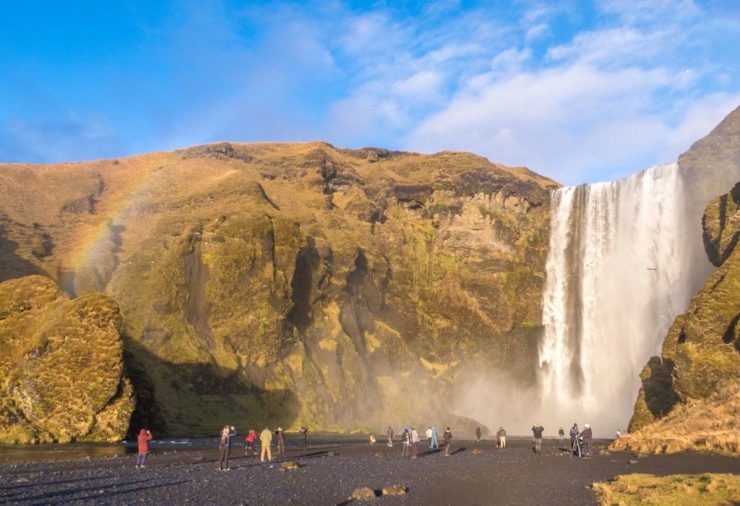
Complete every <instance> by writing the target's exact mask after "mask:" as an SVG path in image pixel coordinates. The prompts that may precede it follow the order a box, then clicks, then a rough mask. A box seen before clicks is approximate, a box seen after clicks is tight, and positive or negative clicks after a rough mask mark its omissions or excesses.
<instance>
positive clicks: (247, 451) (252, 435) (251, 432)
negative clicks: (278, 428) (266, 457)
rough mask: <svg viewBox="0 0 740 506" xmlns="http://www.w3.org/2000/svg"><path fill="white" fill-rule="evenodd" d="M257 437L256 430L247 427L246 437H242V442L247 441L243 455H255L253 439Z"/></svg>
mask: <svg viewBox="0 0 740 506" xmlns="http://www.w3.org/2000/svg"><path fill="white" fill-rule="evenodd" d="M256 439H257V432H256V431H255V430H254V429H249V433H248V434H247V437H246V438H244V442H245V443H247V444H246V446H245V447H244V455H257V452H256V451H255V449H254V441H255V440H256Z"/></svg>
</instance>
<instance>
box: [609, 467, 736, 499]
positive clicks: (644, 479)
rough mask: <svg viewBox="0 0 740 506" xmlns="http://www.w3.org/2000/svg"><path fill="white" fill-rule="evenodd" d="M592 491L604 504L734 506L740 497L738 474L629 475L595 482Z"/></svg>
mask: <svg viewBox="0 0 740 506" xmlns="http://www.w3.org/2000/svg"><path fill="white" fill-rule="evenodd" d="M594 492H596V495H597V497H598V499H599V501H600V503H601V504H603V505H615V506H616V505H627V504H629V505H633V504H644V505H658V504H669V505H674V506H684V505H685V506H701V505H713V506H716V505H721V504H727V505H733V504H737V500H738V498H739V497H740V476H738V475H736V474H709V473H704V474H698V475H685V474H674V475H670V476H660V477H659V476H655V475H652V474H628V475H624V476H618V477H617V479H616V480H615V481H613V482H610V483H594Z"/></svg>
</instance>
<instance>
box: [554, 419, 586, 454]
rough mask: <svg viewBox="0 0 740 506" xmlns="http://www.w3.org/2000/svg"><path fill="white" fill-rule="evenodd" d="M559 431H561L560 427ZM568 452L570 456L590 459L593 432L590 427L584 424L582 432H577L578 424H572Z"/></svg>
mask: <svg viewBox="0 0 740 506" xmlns="http://www.w3.org/2000/svg"><path fill="white" fill-rule="evenodd" d="M560 430H563V429H562V427H561V428H560ZM568 434H569V435H570V451H571V454H572V455H577V456H578V457H590V456H591V440H592V439H593V432H592V431H591V426H590V425H589V424H585V425H584V426H583V430H582V431H579V430H578V424H577V423H576V422H573V426H572V427H571V428H570V432H569V433H568Z"/></svg>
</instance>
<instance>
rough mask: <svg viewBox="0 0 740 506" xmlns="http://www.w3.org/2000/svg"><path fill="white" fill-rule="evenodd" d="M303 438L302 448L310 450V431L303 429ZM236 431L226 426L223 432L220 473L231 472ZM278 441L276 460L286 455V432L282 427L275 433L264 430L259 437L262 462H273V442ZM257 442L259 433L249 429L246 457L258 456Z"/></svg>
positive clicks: (246, 438)
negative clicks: (232, 442) (230, 454)
mask: <svg viewBox="0 0 740 506" xmlns="http://www.w3.org/2000/svg"><path fill="white" fill-rule="evenodd" d="M300 433H301V436H302V437H303V441H302V447H303V448H304V449H305V448H308V429H307V428H306V427H301V430H300ZM236 435H237V433H236V429H234V427H233V426H229V425H225V426H224V428H223V429H222V431H221V439H220V441H219V450H220V452H219V461H218V469H219V470H220V471H228V470H229V453H230V451H231V438H233V437H234V436H236ZM273 439H275V440H277V445H276V447H275V451H276V458H277V457H281V456H284V455H285V453H286V452H285V432H284V431H283V428H282V427H278V428H277V429H275V430H274V431H273V430H272V429H270V427H265V428H264V429H262V432H260V435H259V441H260V448H261V450H260V462H263V463H264V462H267V463H269V462H272V441H273ZM256 441H257V431H255V430H254V429H249V431H248V432H247V436H246V437H245V438H244V455H245V456H250V455H257V450H255V448H254V444H255V442H256Z"/></svg>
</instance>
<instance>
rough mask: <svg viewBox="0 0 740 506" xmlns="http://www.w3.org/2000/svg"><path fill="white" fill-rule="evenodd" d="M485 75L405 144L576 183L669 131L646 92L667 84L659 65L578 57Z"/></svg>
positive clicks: (622, 160)
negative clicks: (609, 66) (607, 63)
mask: <svg viewBox="0 0 740 506" xmlns="http://www.w3.org/2000/svg"><path fill="white" fill-rule="evenodd" d="M487 79H488V76H478V77H477V78H476V80H475V82H474V84H473V86H471V87H470V88H466V89H465V90H463V91H461V92H459V93H458V94H457V96H456V98H455V99H454V100H453V101H452V102H450V103H449V105H448V106H447V107H446V108H445V109H444V110H442V111H441V112H439V113H436V114H433V115H431V116H430V117H428V118H427V119H426V120H425V121H424V122H422V123H421V124H420V125H419V126H418V127H417V128H415V129H414V130H413V131H412V132H411V133H410V134H409V135H408V137H407V138H406V142H405V146H406V147H407V148H408V149H413V150H421V151H438V150H441V149H456V150H466V151H474V152H477V153H481V154H484V155H486V156H488V157H489V158H490V159H492V160H496V161H501V162H504V163H509V164H513V165H519V164H524V165H528V166H530V167H533V168H535V169H536V170H539V171H542V172H544V173H545V174H548V175H552V176H554V177H555V178H556V179H559V180H561V181H564V182H576V181H579V180H583V179H584V178H588V175H587V174H585V170H587V168H588V169H593V168H595V167H599V165H600V164H603V165H607V164H609V165H613V164H615V163H617V164H619V163H622V164H624V163H629V162H630V159H631V158H635V157H641V156H645V155H646V154H647V153H649V152H651V150H652V149H653V147H654V144H655V143H656V142H658V141H659V139H660V138H661V137H662V136H665V135H666V134H667V128H665V126H663V125H662V123H661V121H660V119H659V118H658V117H656V115H655V114H654V113H653V112H652V111H651V108H650V105H651V104H650V97H651V96H652V95H653V94H654V93H656V92H657V91H659V90H661V89H662V88H665V87H668V86H670V84H671V82H672V79H673V76H672V74H671V73H670V72H669V71H667V70H665V69H652V70H642V69H639V68H627V69H621V70H602V69H598V68H596V67H594V66H591V65H586V64H582V63H578V64H572V65H568V66H564V67H556V68H551V69H547V70H544V71H539V72H530V73H527V72H520V73H517V74H514V75H511V76H509V77H506V78H499V77H498V76H496V75H493V76H492V77H491V78H490V81H489V82H488V83H487V84H486V85H485V86H484V85H482V84H481V83H484V82H486V80H487ZM639 168H640V167H635V170H637V169H639Z"/></svg>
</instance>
